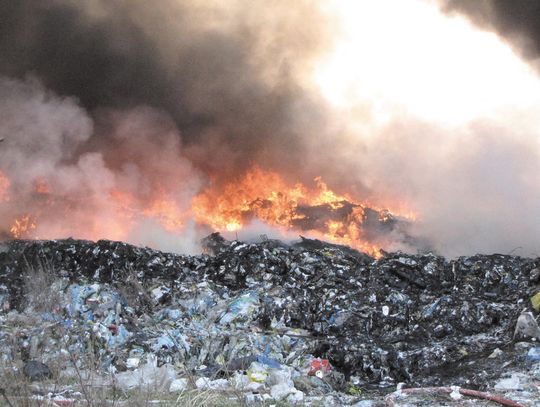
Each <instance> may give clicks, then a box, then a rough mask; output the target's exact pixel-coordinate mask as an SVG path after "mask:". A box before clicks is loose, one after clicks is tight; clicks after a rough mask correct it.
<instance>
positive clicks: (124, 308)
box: [0, 233, 540, 402]
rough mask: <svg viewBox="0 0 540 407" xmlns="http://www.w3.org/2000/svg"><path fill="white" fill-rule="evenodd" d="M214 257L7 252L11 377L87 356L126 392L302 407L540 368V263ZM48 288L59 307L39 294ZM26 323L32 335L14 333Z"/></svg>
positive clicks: (284, 250)
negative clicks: (219, 396) (237, 395)
mask: <svg viewBox="0 0 540 407" xmlns="http://www.w3.org/2000/svg"><path fill="white" fill-rule="evenodd" d="M203 243H204V247H205V248H206V252H207V253H206V254H202V255H198V256H184V255H178V254H171V253H163V252H160V251H156V250H152V249H149V248H141V247H135V246H131V245H129V244H125V243H121V242H113V241H98V242H95V243H94V242H90V241H79V240H71V239H68V240H56V241H22V240H15V241H7V242H4V243H3V244H2V246H1V252H0V309H1V314H0V315H1V318H2V325H3V326H4V329H2V331H1V332H0V345H1V346H0V349H1V350H0V353H2V355H1V357H2V361H3V363H4V365H6V364H7V365H9V363H15V361H16V360H17V358H22V359H23V361H26V362H27V363H28V361H33V360H36V359H39V361H40V363H41V362H43V363H45V364H50V363H51V362H52V361H53V360H55V359H58V358H60V357H61V356H62V355H63V354H65V352H66V351H67V352H68V353H69V354H71V355H83V354H85V353H88V352H92V354H93V356H94V360H97V361H98V362H99V363H98V365H99V368H100V369H101V370H102V371H103V372H104V374H114V375H116V376H117V378H118V382H119V383H124V385H125V386H126V387H127V388H129V387H130V383H132V382H133V372H134V371H137V369H141V366H144V365H145V363H150V362H147V361H150V360H152V363H153V364H154V367H155V368H156V369H158V368H161V367H163V366H169V367H170V366H173V367H174V368H172V373H171V374H170V375H169V376H167V377H169V379H170V380H169V382H170V383H168V384H171V383H176V386H179V384H178V380H183V379H178V377H181V376H182V372H184V373H186V372H187V373H189V375H190V377H195V379H197V380H198V379H200V380H202V382H200V380H198V381H199V382H200V383H199V384H201V386H203V387H204V386H210V387H211V386H212V384H211V383H214V382H216V381H221V382H220V383H221V384H220V385H218V384H215V386H217V388H221V387H219V386H222V387H223V386H225V387H227V386H231V387H234V388H236V389H241V390H242V391H245V392H247V393H249V394H251V395H252V396H253V395H256V396H257V397H258V396H261V395H264V394H266V393H268V394H267V396H268V397H272V398H274V399H280V398H281V399H286V400H288V401H290V402H295V401H298V400H303V399H304V397H308V396H309V395H312V394H319V395H320V394H323V393H328V392H331V391H333V392H337V393H339V394H343V395H347V394H348V397H353V398H354V394H359V393H355V391H356V392H360V391H366V390H368V389H372V390H373V389H379V390H380V391H383V390H384V389H390V388H392V389H394V388H395V386H396V385H397V384H398V383H406V385H407V386H446V385H450V384H451V385H457V386H466V387H468V388H473V389H480V390H485V389H489V388H490V387H492V386H493V385H494V384H495V383H496V382H497V381H498V380H501V377H504V373H505V372H509V371H529V372H530V371H531V369H533V368H534V366H533V365H532V364H533V363H538V361H540V357H538V358H536V359H534V357H530V354H531V349H532V350H533V351H532V352H533V354H535V353H534V352H535V351H534V349H537V348H536V347H535V345H534V340H535V339H540V330H538V325H536V319H535V317H536V315H537V311H538V309H539V308H540V296H538V297H535V295H537V293H538V291H540V259H539V258H536V259H532V258H522V257H518V256H511V255H501V254H494V255H476V256H470V257H460V258H457V259H454V260H447V259H445V258H443V257H440V256H437V255H434V254H418V255H411V254H405V253H385V254H384V256H383V257H382V258H380V259H374V258H372V257H370V256H368V255H366V254H363V253H360V252H358V251H356V250H353V249H351V248H348V247H345V246H338V245H332V244H328V243H325V242H321V241H318V240H311V239H305V238H302V239H301V240H300V241H299V242H297V243H295V244H292V245H287V244H284V243H283V242H280V241H277V240H270V239H264V240H263V241H261V242H259V243H250V244H248V243H243V242H239V241H232V242H231V241H227V240H225V239H224V238H223V237H221V236H220V235H219V234H217V233H215V234H212V235H210V236H208V237H207V238H205V239H204V241H203ZM40 270H41V272H40ZM40 273H41V274H40ZM51 276H54V277H51ZM40 278H41V279H46V280H47V282H48V283H50V286H49V287H42V291H46V292H47V298H50V297H51V295H52V296H53V297H54V296H56V298H57V299H56V300H55V301H53V303H51V304H46V301H45V304H43V302H44V301H43V300H40V299H39V298H38V297H39V296H40V293H39V291H40V290H39V289H38V290H35V289H34V290H32V289H31V287H32V283H31V282H29V280H36V279H37V280H38V286H39V284H42V283H40V282H39V279H40ZM35 285H36V282H35V281H34V286H35ZM29 287H30V288H29ZM36 291H37V292H36ZM52 291H54V293H52V294H51V292H52ZM41 294H42V293H41ZM535 298H536V300H535ZM22 315H25V316H26V318H30V319H31V320H32V321H34V322H33V325H32V327H29V328H22V327H21V326H20V325H17V324H13V323H11V325H10V321H11V322H13V321H17V320H19V319H20V318H22V317H21V316H22ZM518 320H521V321H522V323H521V325H520V323H518ZM516 324H517V325H518V326H517V328H516ZM529 325H530V326H529ZM535 336H538V338H534V337H535ZM523 343H525V345H523ZM516 344H517V345H516ZM520 344H521V345H520ZM527 344H528V345H527ZM538 354H539V355H540V352H538ZM527 355H529V356H527ZM81 363H82V362H81ZM503 367H504V368H503ZM82 368H83V367H82V366H81V369H82ZM175 369H176V370H175ZM275 371H277V372H285V373H283V374H282V373H279V374H278V376H276V374H277V373H275ZM272 372H274V373H272ZM280 374H281V376H279V375H280ZM130 375H131V376H130ZM271 377H273V379H272V380H270V378H271ZM276 377H279V378H281V379H279V380H278V379H276ZM210 378H211V379H210ZM130 380H131V381H130ZM269 380H270V382H269ZM280 380H281V381H280ZM181 383H184V382H181ZM196 383H197V381H196ZM283 383H285V384H283ZM199 384H196V386H199ZM183 385H186V386H187V382H186V383H184V384H183ZM183 385H181V386H183ZM278 385H281V388H278V389H277V390H276V388H275V386H278ZM287 386H288V387H287ZM225 387H224V388H225ZM280 389H285V390H283V392H281V393H280V392H279V390H280ZM287 389H288V390H287ZM381 389H383V390H381ZM265 392H266V393H265ZM274 393H275V394H274ZM351 394H352V395H351ZM253 397H255V396H253ZM261 397H262V396H261ZM265 397H266V396H265ZM344 397H345V396H344ZM349 401H350V399H349Z"/></svg>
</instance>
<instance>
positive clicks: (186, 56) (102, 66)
mask: <svg viewBox="0 0 540 407" xmlns="http://www.w3.org/2000/svg"><path fill="white" fill-rule="evenodd" d="M0 10H2V20H3V24H1V25H0V27H1V28H0V54H1V55H2V58H1V61H0V74H3V75H6V76H11V77H17V78H22V77H24V76H25V75H27V74H28V73H31V74H33V75H34V76H36V77H38V78H39V79H40V80H41V81H42V83H43V84H44V85H45V86H46V87H47V88H49V89H51V90H53V91H54V92H56V93H57V94H59V95H66V96H75V97H76V98H78V100H79V101H80V103H81V105H82V106H83V107H84V108H86V109H87V110H88V111H90V112H91V115H93V116H95V115H96V109H97V110H99V108H103V107H113V108H117V109H122V108H130V107H133V106H138V105H141V104H142V105H145V106H152V107H154V108H157V109H159V110H162V111H165V112H167V114H168V115H170V116H171V117H172V119H173V121H174V123H175V125H176V126H177V128H178V129H180V131H181V132H182V139H183V142H184V143H185V146H186V154H187V155H188V156H189V158H190V159H191V161H192V162H193V163H194V164H195V165H196V166H197V167H198V168H200V169H201V170H203V171H205V172H207V173H211V174H212V175H213V176H216V174H219V175H222V176H224V177H230V175H231V174H233V173H238V171H240V170H242V169H245V168H246V167H248V166H250V165H252V164H254V163H260V164H261V165H263V166H266V167H268V166H272V165H276V163H277V162H278V161H279V166H280V167H281V168H282V169H283V168H284V167H288V168H289V169H292V168H294V167H295V166H296V163H297V162H298V160H299V159H300V158H301V156H300V154H299V151H302V145H303V143H304V140H305V138H306V137H305V134H308V133H309V134H311V135H312V136H314V135H316V134H317V133H318V132H320V131H321V130H322V126H323V125H324V121H325V111H324V106H323V103H322V101H321V100H320V99H319V98H318V97H317V95H316V94H314V93H312V92H307V91H306V89H305V88H304V87H303V85H302V81H301V76H302V75H303V74H304V71H305V70H306V69H307V68H308V67H309V66H310V64H312V62H313V61H314V59H315V58H316V57H317V56H318V55H319V54H320V53H321V52H322V51H324V50H325V49H326V48H327V47H328V46H329V43H330V39H331V35H329V34H328V33H327V30H329V29H331V25H332V24H330V19H329V18H328V17H327V16H325V15H323V13H322V12H321V11H320V10H319V8H318V6H317V5H316V4H315V3H314V2H311V1H307V0H306V1H304V0H301V1H296V2H295V4H294V7H291V5H290V2H289V1H279V0H277V1H270V2H268V1H262V0H260V1H259V0H257V1H250V2H245V1H236V0H233V1H227V2H219V1H209V2H206V1H204V2H201V1H191V0H187V1H177V0H162V1H159V2H148V1H144V0H130V1H120V0H114V1H108V0H93V1H84V2H81V1H76V0H21V1H16V2H13V1H10V0H1V1H0ZM100 130H101V129H100ZM94 137H99V139H100V140H99V141H98V142H97V143H98V144H104V142H105V141H106V139H107V138H108V137H109V132H108V131H106V130H105V131H98V132H97V133H96V134H94V135H93V136H92V138H94ZM109 141H110V140H109ZM90 142H91V143H93V142H94V140H90ZM217 157H220V159H216V158H217ZM293 163H294V164H293Z"/></svg>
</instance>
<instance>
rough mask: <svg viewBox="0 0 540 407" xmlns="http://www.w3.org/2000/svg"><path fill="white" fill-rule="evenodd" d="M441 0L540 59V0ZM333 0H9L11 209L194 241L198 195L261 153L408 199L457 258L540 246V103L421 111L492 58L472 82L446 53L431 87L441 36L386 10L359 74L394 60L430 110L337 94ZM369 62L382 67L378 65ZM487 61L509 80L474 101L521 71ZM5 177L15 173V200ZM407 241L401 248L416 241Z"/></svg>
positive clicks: (306, 171)
mask: <svg viewBox="0 0 540 407" xmlns="http://www.w3.org/2000/svg"><path fill="white" fill-rule="evenodd" d="M388 1H389V0H388ZM344 3H346V2H344ZM353 3H354V2H353ZM419 3H422V4H424V3H426V2H419V1H417V0H410V1H408V2H404V1H401V0H400V1H398V2H395V3H393V4H394V5H395V6H396V7H398V4H399V5H400V6H399V7H404V6H403V4H407V5H409V4H410V7H416V5H417V4H419ZM427 3H429V4H431V6H433V7H436V6H435V4H439V5H440V7H441V8H442V10H443V11H444V12H446V13H448V14H452V15H454V16H458V18H462V17H461V16H463V15H466V16H468V18H470V19H472V20H473V21H474V22H475V23H476V24H477V25H478V26H480V27H483V28H484V29H486V30H495V31H496V32H497V33H498V34H499V35H500V36H501V37H503V38H504V39H506V40H507V41H509V42H510V43H511V44H512V45H513V46H514V47H516V49H518V50H519V52H521V54H520V55H522V56H523V57H524V58H526V59H527V60H528V61H529V63H530V64H534V63H535V61H534V60H535V58H536V57H537V55H538V52H539V51H540V41H539V39H540V35H539V32H538V24H537V23H536V22H535V20H534V18H533V17H532V16H535V15H538V13H534V7H535V6H534V5H533V2H526V1H525V2H519V4H518V3H514V2H503V1H501V2H499V1H495V0H491V1H479V2H465V1H459V0H450V1H440V2H429V1H428V2H427ZM473 3H474V4H473ZM332 4H334V3H332V2H329V3H327V2H313V1H308V0H305V1H304V0H299V1H295V2H294V5H291V2H290V1H285V0H283V1H281V0H274V1H262V0H261V1H258V0H257V1H250V2H246V1H242V0H230V1H227V2H223V1H217V0H216V1H195V0H193V1H191V0H185V1H180V0H162V1H159V2H148V1H143V0H131V1H106V0H95V1H89V2H80V1H76V0H33V1H32V0H20V1H16V2H14V1H9V0H0V10H2V14H3V17H4V18H3V21H4V23H3V24H2V25H1V26H0V53H1V55H2V58H1V59H0V138H1V137H3V138H4V139H5V140H4V141H3V142H2V143H1V144H0V171H1V172H2V173H3V174H5V175H6V177H7V178H8V179H9V182H10V183H11V185H10V187H9V193H10V196H9V197H8V198H9V200H8V201H6V202H3V203H2V206H1V208H2V211H3V213H2V214H0V218H1V220H2V222H3V223H5V222H4V219H13V218H15V217H20V215H21V214H24V213H32V214H34V215H35V216H37V217H39V219H40V222H38V223H37V224H36V229H35V231H34V234H35V235H36V236H38V237H41V236H43V237H51V236H55V237H65V236H69V235H70V234H75V236H74V237H77V238H89V239H95V238H99V237H102V236H101V235H106V236H107V237H109V238H114V239H120V240H127V241H130V242H133V243H138V244H148V245H153V246H156V247H160V248H162V249H166V250H174V251H182V252H195V251H198V250H199V247H198V244H197V241H198V240H199V239H200V237H202V236H203V235H204V234H206V233H208V232H209V230H207V229H206V228H204V227H202V226H200V225H196V224H194V222H193V220H190V219H188V218H186V217H185V213H186V210H187V209H188V208H189V205H190V204H191V200H192V198H193V197H194V196H195V195H196V194H197V193H199V192H200V191H201V189H202V188H204V187H206V186H208V185H220V184H221V183H223V182H226V181H229V180H231V179H234V177H236V176H240V175H241V174H242V172H243V171H244V170H246V169H247V168H251V167H252V166H253V165H257V166H259V167H260V168H263V169H269V170H277V171H278V172H279V173H280V174H281V175H283V176H284V177H285V178H286V179H288V180H290V181H292V182H296V181H299V180H301V181H303V182H308V183H309V182H311V181H312V180H313V178H314V177H315V176H319V175H321V176H322V177H323V179H324V180H325V181H326V182H328V184H329V185H330V187H332V188H334V189H336V190H337V192H339V193H343V192H348V193H350V194H352V195H354V196H357V197H359V198H360V199H364V198H365V199H367V200H368V201H369V202H371V203H373V204H375V205H377V206H388V207H389V208H390V209H391V210H392V209H397V212H399V211H400V210H402V209H407V210H409V209H410V210H412V211H414V212H415V213H417V215H418V220H417V222H415V223H414V224H413V225H412V226H411V229H410V230H408V231H407V233H409V234H410V235H412V236H413V237H415V238H416V239H418V241H422V242H427V245H428V246H429V247H431V248H433V249H435V250H436V251H438V252H440V253H442V254H445V255H450V256H456V255H461V254H471V253H475V252H503V253H508V252H510V251H512V250H514V249H516V248H518V247H520V249H518V250H517V251H516V252H517V253H519V254H523V255H530V254H536V252H537V251H538V249H537V248H538V246H539V245H540V238H539V236H540V235H539V234H538V233H537V231H538V227H539V226H540V225H539V223H540V209H539V208H540V190H539V189H538V185H540V184H539V182H538V181H539V179H538V177H540V175H539V174H540V151H539V149H538V141H537V140H538V136H539V135H538V126H537V123H538V120H537V117H540V115H539V113H540V103H538V101H537V100H535V99H534V100H527V102H526V103H524V104H523V105H520V106H514V107H511V105H512V103H513V101H514V100H518V99H519V97H518V98H516V97H515V95H514V96H512V98H513V99H512V98H510V99H509V103H508V105H506V104H505V105H504V106H502V105H501V106H502V107H501V106H496V107H497V108H500V109H499V110H496V111H495V110H493V111H489V112H487V113H485V114H484V112H480V113H478V114H476V113H475V115H474V117H467V120H463V121H460V122H459V123H454V122H445V121H444V120H440V117H438V116H437V117H424V116H422V114H421V113H422V109H423V108H425V106H427V107H428V108H431V107H433V106H435V107H437V108H438V109H439V110H438V111H441V112H443V113H444V112H446V111H445V110H444V109H448V110H451V109H452V108H455V107H456V106H457V107H458V108H459V107H461V105H467V103H466V102H467V101H470V100H471V95H472V90H471V86H470V83H472V84H474V83H476V81H479V80H480V79H478V78H480V77H481V76H483V75H482V74H483V73H482V72H481V70H480V71H478V70H475V67H476V65H475V62H476V61H475V60H474V57H475V54H468V56H467V58H469V60H467V61H468V63H469V65H467V67H466V68H463V67H462V66H461V65H460V64H459V63H457V62H456V64H455V66H453V69H454V70H459V71H460V72H462V71H461V69H463V70H464V71H465V74H463V76H462V77H459V78H458V77H453V76H452V74H451V73H450V75H448V73H447V72H445V73H444V74H442V73H441V74H440V75H436V74H433V75H431V74H432V73H433V71H436V70H437V69H438V65H434V66H435V69H432V70H431V71H430V70H426V71H425V72H427V73H429V75H423V76H421V77H420V79H421V81H426V82H427V81H432V82H430V84H431V85H432V86H431V88H436V89H437V90H439V87H438V86H439V85H441V88H440V91H438V92H428V93H425V94H423V93H422V92H423V91H424V90H423V89H420V86H416V85H415V82H414V78H413V76H414V72H415V71H420V72H422V70H423V69H426V68H425V66H426V65H427V66H430V65H429V62H430V56H429V55H430V54H431V53H432V51H433V50H432V49H429V46H432V45H433V44H431V43H429V41H428V39H431V38H434V37H433V36H432V33H420V34H419V36H418V44H420V45H419V46H421V45H423V44H424V43H423V41H424V40H425V42H426V44H424V45H426V47H428V48H426V49H427V50H422V51H421V52H419V53H417V54H411V53H407V52H403V51H402V50H400V49H398V48H399V47H400V45H399V37H401V36H403V35H404V34H405V32H403V31H401V32H400V31H399V28H396V26H395V25H396V21H394V20H392V16H391V15H390V14H388V13H386V12H385V13H386V14H384V13H383V14H380V15H377V18H380V20H376V21H375V23H376V25H377V26H380V27H382V28H381V31H380V32H377V33H373V35H368V36H367V37H369V41H367V40H366V38H367V37H366V35H364V37H363V38H364V40H365V43H367V44H368V45H369V44H371V45H372V43H376V46H371V45H370V47H368V48H369V49H368V50H365V49H362V48H360V49H357V50H355V51H354V53H351V54H354V56H355V57H356V58H357V59H358V61H360V62H359V64H358V66H355V67H354V68H355V69H354V75H355V79H358V80H359V81H360V82H361V83H362V86H364V85H365V86H366V87H369V86H370V85H371V83H374V82H376V80H377V78H376V77H375V76H376V75H378V74H379V73H380V72H379V71H382V73H385V74H389V75H390V76H389V78H390V79H395V80H394V81H393V82H392V81H391V80H386V79H385V80H386V82H385V83H393V84H395V85H396V87H399V88H400V89H401V88H405V89H410V91H409V92H408V93H411V94H412V93H414V94H416V95H420V96H419V97H417V98H416V99H415V100H412V99H411V100H412V101H413V102H418V101H420V102H421V103H420V105H419V106H420V110H418V111H415V110H414V106H413V103H410V104H407V102H408V101H409V99H405V101H403V100H401V99H399V98H398V99H396V100H397V101H396V100H390V101H388V100H386V99H384V95H383V96H381V95H380V92H379V93H377V92H373V93H370V94H368V95H367V93H366V94H363V96H362V97H360V98H356V99H354V101H353V102H350V103H349V104H348V105H347V106H336V105H335V104H334V103H332V102H331V101H329V98H328V97H327V96H326V95H325V94H324V91H322V90H321V89H320V88H319V87H318V86H317V85H316V83H315V82H314V81H313V78H312V73H313V71H314V70H316V68H317V67H318V66H319V64H321V61H322V60H324V59H325V58H328V57H329V55H331V53H332V52H333V50H334V48H335V46H336V43H337V42H338V41H340V38H341V37H340V36H341V35H342V32H341V29H342V27H341V25H340V24H341V23H340V20H339V17H338V16H337V14H336V13H333V12H331V11H329V10H328V7H329V5H330V6H331V5H332ZM407 7H408V6H407ZM509 7H510V8H509ZM434 13H435V12H434ZM351 15H352V16H353V17H354V16H355V15H354V13H351ZM399 15H400V16H402V15H403V14H401V13H399ZM413 15H414V13H411V16H413ZM361 17H362V16H361V15H357V16H356V17H354V18H358V19H360V18H361ZM367 18H368V19H369V18H371V17H369V16H368V17H367ZM403 18H404V19H405V18H409V16H408V15H407V16H404V17H403ZM410 18H412V17H410ZM407 26H408V27H413V26H415V24H414V22H413V21H407ZM393 30H395V31H393ZM384 35H387V37H388V38H386V39H384V38H383V37H384ZM428 37H429V38H428ZM415 38H416V37H415ZM383 39H384V41H383ZM359 43H362V44H364V42H361V41H360V42H359ZM377 44H381V45H377ZM396 44H397V45H396ZM418 44H417V45H418ZM449 44H450V45H451V46H453V43H452V42H451V40H450V42H449V43H444V44H442V45H441V44H439V45H440V49H443V48H444V47H448V45H449ZM435 45H437V44H435ZM394 46H395V47H397V48H392V47H394ZM402 48H403V47H402ZM434 49H436V47H435V48H434ZM452 49H454V48H452ZM455 49H460V47H459V44H456V46H455ZM450 51H451V50H448V53H450ZM370 52H371V53H370ZM441 52H443V53H444V52H446V51H444V50H443V51H441ZM351 54H346V55H349V56H350V55H351ZM381 55H383V56H387V57H388V59H387V60H384V63H382V62H378V60H377V58H378V57H380V56H381ZM410 55H413V56H414V58H411V59H407V58H409V56H410ZM471 55H472V56H471ZM432 58H433V57H432ZM471 58H472V60H471ZM373 61H375V62H373ZM381 61H383V60H381ZM454 62H455V61H454ZM458 62H459V61H458ZM370 63H372V64H374V66H375V69H373V70H372V71H369V70H363V69H364V68H365V67H369V65H370ZM379 68H381V69H379ZM382 68H384V69H382ZM366 69H367V68H366ZM467 69H469V70H470V71H471V72H473V71H474V73H471V75H470V77H468V76H467V72H468V71H467ZM404 72H405V73H404ZM451 72H452V71H451ZM394 73H397V74H398V75H397V76H392V75H393V74H394ZM484 73H486V75H484V76H488V77H489V81H488V82H486V84H487V86H485V87H484V88H483V89H486V90H488V91H489V92H492V93H489V97H480V98H478V99H473V100H474V101H475V103H473V104H472V105H481V104H482V103H483V101H484V100H485V101H486V104H489V102H490V99H492V97H491V96H492V95H497V94H498V93H501V92H502V90H504V91H506V90H507V87H512V86H513V82H511V81H510V83H511V84H510V85H509V86H507V87H504V86H503V85H504V83H506V82H508V80H507V79H508V78H507V77H506V78H505V77H503V76H496V75H495V76H489V75H487V72H484ZM370 75H371V76H370ZM400 75H401V76H400ZM430 75H431V76H430ZM396 78H397V79H396ZM332 79H333V80H332V81H331V83H333V81H334V79H335V82H338V81H339V80H340V78H339V76H336V77H335V78H332ZM463 79H468V80H470V82H465V81H464V80H463ZM537 79H538V78H536V80H537ZM528 80H529V79H528ZM533 82H534V81H533ZM445 83H451V84H452V86H450V87H443V86H442V85H443V84H445ZM409 84H413V85H411V86H410V88H409V87H407V86H409ZM528 84H529V82H526V83H525V85H524V88H527V86H528ZM405 85H407V86H405ZM535 86H536V85H535ZM517 87H518V88H519V86H517ZM520 89H521V88H520ZM499 90H501V92H499ZM445 92H446V93H445ZM450 93H451V94H450ZM438 94H440V99H439V95H438ZM366 95H367V96H366ZM373 95H376V97H374V96H373ZM423 95H425V97H423ZM518 95H519V94H518ZM476 96H477V95H476ZM476 96H475V97H476ZM431 98H433V100H431ZM435 99H436V100H435ZM441 100H444V101H446V102H448V100H451V101H453V102H454V105H453V106H452V105H450V106H448V105H443V104H442V103H441V105H440V106H439V105H438V104H439V103H440V102H441ZM476 100H478V101H479V102H478V103H476ZM460 101H463V103H460ZM400 103H401V104H400ZM469 104H470V103H469ZM381 106H383V108H382V109H381ZM509 106H510V107H509ZM456 110H457V111H458V112H459V111H460V110H459V109H456ZM381 111H382V113H383V114H382V115H381ZM419 112H420V113H419ZM381 116H384V119H383V120H381ZM2 188H3V189H6V188H5V181H3V178H2V177H0V199H4V198H3V196H4V195H3V193H2V190H1V189H2ZM51 200H54V201H53V202H51ZM66 210H69V213H70V216H69V217H66V216H65V213H66ZM28 222H31V219H30V220H28ZM3 223H2V226H3V227H5V225H4V224H3ZM179 225H183V226H182V232H176V231H175V230H177V229H178V228H177V227H178V226H179ZM260 231H263V232H264V233H268V234H269V235H270V234H271V233H270V230H268V229H267V227H266V226H265V225H260V224H258V223H257V222H254V224H253V225H251V226H250V228H247V229H246V232H245V233H246V234H257V233H259V232H260ZM400 239H401V237H399V238H397V239H396V244H390V245H389V247H387V249H407V250H415V247H411V246H404V245H403V244H402V243H401V240H400Z"/></svg>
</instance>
